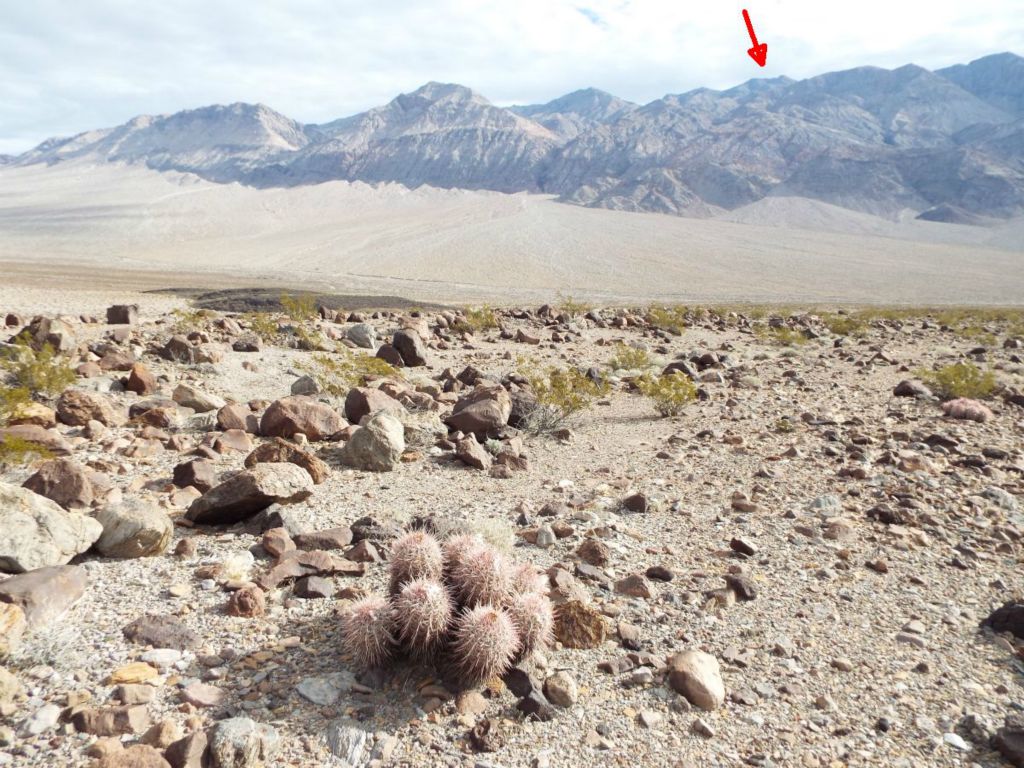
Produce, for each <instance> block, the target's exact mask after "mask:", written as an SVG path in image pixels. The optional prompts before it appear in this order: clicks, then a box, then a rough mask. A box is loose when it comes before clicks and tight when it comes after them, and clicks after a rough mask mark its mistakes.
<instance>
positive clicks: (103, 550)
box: [96, 499, 174, 558]
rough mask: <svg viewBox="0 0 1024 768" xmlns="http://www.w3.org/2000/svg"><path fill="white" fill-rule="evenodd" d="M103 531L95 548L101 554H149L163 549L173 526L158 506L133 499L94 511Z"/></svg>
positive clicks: (166, 544)
mask: <svg viewBox="0 0 1024 768" xmlns="http://www.w3.org/2000/svg"><path fill="white" fill-rule="evenodd" d="M96 520H97V521H98V522H99V523H100V525H102V526H103V534H102V535H101V536H100V538H99V540H98V541H97V542H96V549H98V550H99V552H100V554H102V555H104V556H105V557H119V558H134V557H151V556H153V555H159V554H161V553H163V552H165V551H166V550H167V547H168V546H169V545H170V543H171V536H172V534H173V531H174V526H173V525H172V524H171V519H170V518H169V517H168V516H167V514H166V513H165V512H163V511H162V510H161V509H159V508H158V507H155V506H152V505H150V504H147V503H145V502H143V501H139V500H137V499H133V500H130V501H126V502H124V503H121V504H114V505H111V506H107V507H104V508H103V509H101V510H100V511H99V512H97V513H96Z"/></svg>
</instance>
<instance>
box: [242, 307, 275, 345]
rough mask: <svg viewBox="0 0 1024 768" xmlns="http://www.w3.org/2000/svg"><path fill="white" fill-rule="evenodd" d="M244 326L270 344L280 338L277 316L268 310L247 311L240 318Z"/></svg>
mask: <svg viewBox="0 0 1024 768" xmlns="http://www.w3.org/2000/svg"><path fill="white" fill-rule="evenodd" d="M240 319H241V321H242V324H243V326H244V327H246V328H248V329H249V330H250V331H252V332H253V333H254V334H256V335H257V336H259V338H260V340H261V341H263V342H264V343H267V344H270V343H273V342H274V341H277V340H279V339H280V338H281V326H280V323H279V322H278V320H277V317H275V316H274V315H272V314H271V313H269V312H247V313H246V314H244V315H242V317H241V318H240Z"/></svg>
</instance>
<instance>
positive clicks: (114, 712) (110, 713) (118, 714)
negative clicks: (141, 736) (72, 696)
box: [71, 705, 149, 736]
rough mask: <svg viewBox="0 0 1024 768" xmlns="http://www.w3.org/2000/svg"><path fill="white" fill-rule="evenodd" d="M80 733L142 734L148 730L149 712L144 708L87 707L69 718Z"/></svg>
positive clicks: (106, 734)
mask: <svg viewBox="0 0 1024 768" xmlns="http://www.w3.org/2000/svg"><path fill="white" fill-rule="evenodd" d="M71 722H72V723H73V724H74V726H75V729H76V730H77V731H79V732H80V733H90V734H92V735H93V736H119V735H121V734H129V733H131V734H134V733H142V732H143V731H145V730H146V729H147V728H149V712H148V711H147V710H146V707H144V706H141V705H140V706H135V707H126V706H120V707H89V708H87V709H82V710H79V711H78V712H75V713H74V714H73V715H72V716H71Z"/></svg>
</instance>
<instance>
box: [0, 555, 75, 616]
mask: <svg viewBox="0 0 1024 768" xmlns="http://www.w3.org/2000/svg"><path fill="white" fill-rule="evenodd" d="M88 583H89V575H88V573H87V571H86V570H85V568H83V567H82V566H79V565H59V566H52V567H46V568H37V569H36V570H33V571H29V572H27V573H22V574H19V575H17V576H12V577H11V578H9V579H6V580H4V581H2V582H0V603H10V604H13V605H17V606H18V607H19V608H21V610H22V611H24V613H25V619H26V621H27V622H28V626H29V628H31V629H38V628H40V627H45V626H48V625H50V624H52V623H54V622H55V621H57V620H59V619H60V618H61V617H62V616H64V614H65V613H67V612H68V610H70V608H71V607H72V606H73V605H74V604H75V603H77V602H78V601H79V599H81V597H82V595H83V594H85V588H86V586H88Z"/></svg>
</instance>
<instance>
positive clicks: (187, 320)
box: [171, 309, 217, 336]
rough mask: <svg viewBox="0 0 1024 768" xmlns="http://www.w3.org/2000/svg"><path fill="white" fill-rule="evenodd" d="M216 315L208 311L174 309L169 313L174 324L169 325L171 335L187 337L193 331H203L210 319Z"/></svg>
mask: <svg viewBox="0 0 1024 768" xmlns="http://www.w3.org/2000/svg"><path fill="white" fill-rule="evenodd" d="M216 316H217V313H216V312H213V311H212V310H209V309H175V310H172V311H171V317H173V318H174V322H173V323H171V333H174V334H180V335H182V336H187V335H188V334H190V333H193V332H195V331H201V330H204V329H205V328H206V327H207V326H208V325H209V321H210V319H211V318H213V317H216Z"/></svg>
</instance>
